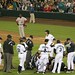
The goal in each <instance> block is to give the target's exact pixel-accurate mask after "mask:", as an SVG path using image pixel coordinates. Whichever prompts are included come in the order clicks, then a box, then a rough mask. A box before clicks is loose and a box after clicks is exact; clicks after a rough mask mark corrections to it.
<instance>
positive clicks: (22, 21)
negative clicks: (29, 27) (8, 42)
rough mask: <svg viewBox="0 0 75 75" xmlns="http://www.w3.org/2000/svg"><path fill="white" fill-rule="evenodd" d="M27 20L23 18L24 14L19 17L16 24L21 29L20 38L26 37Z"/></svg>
mask: <svg viewBox="0 0 75 75" xmlns="http://www.w3.org/2000/svg"><path fill="white" fill-rule="evenodd" d="M26 22H27V19H26V18H25V17H22V14H20V15H19V17H18V18H17V19H16V23H17V25H18V27H19V33H20V37H21V38H22V37H25V34H24V27H25V26H26Z"/></svg>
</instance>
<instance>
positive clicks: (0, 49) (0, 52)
mask: <svg viewBox="0 0 75 75" xmlns="http://www.w3.org/2000/svg"><path fill="white" fill-rule="evenodd" d="M1 41H2V38H1V37H0V66H1V65H2V58H1V57H2V53H3V48H2V44H1Z"/></svg>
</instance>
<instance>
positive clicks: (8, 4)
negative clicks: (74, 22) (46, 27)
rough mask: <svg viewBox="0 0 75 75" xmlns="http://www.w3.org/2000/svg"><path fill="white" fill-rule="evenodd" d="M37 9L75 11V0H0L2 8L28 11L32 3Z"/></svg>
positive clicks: (63, 11)
mask: <svg viewBox="0 0 75 75" xmlns="http://www.w3.org/2000/svg"><path fill="white" fill-rule="evenodd" d="M31 4H33V5H34V9H35V11H44V12H62V13H75V0H0V8H1V9H7V10H22V11H28V10H29V8H30V5H31Z"/></svg>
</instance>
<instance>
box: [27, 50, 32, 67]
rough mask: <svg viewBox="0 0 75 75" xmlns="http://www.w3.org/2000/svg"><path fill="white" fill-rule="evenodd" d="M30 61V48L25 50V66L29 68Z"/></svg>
mask: <svg viewBox="0 0 75 75" xmlns="http://www.w3.org/2000/svg"><path fill="white" fill-rule="evenodd" d="M30 61H31V50H30V51H27V55H26V68H30V65H29V62H30Z"/></svg>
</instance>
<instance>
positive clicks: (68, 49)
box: [18, 30, 75, 74]
mask: <svg viewBox="0 0 75 75" xmlns="http://www.w3.org/2000/svg"><path fill="white" fill-rule="evenodd" d="M45 34H46V36H45V40H44V43H43V44H41V45H40V46H39V48H38V51H37V53H36V54H35V55H34V56H32V58H31V60H30V61H29V68H30V69H33V68H36V72H37V73H43V74H44V73H46V71H47V70H49V71H51V72H52V73H60V72H61V71H66V73H70V72H74V63H75V60H74V57H75V52H74V50H75V44H74V43H73V42H72V41H71V39H70V38H67V39H66V41H65V42H64V44H62V43H61V41H60V40H56V39H55V37H54V36H53V35H52V34H50V32H49V30H45ZM20 42H22V40H20ZM65 56H66V57H67V65H65V64H64V61H63V57H65ZM22 63H23V62H22ZM19 67H20V68H18V72H19V73H20V71H21V68H22V65H21V66H19ZM19 69H20V71H19Z"/></svg>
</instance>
